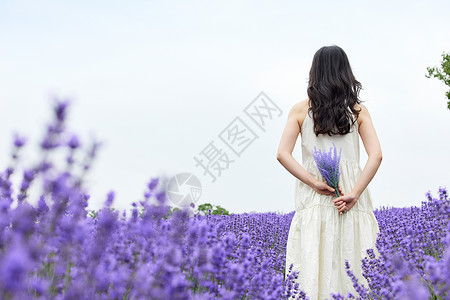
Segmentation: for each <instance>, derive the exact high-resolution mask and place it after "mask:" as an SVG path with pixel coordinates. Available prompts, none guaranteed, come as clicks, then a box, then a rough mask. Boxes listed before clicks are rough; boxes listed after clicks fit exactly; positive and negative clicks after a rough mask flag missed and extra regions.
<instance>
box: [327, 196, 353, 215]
mask: <svg viewBox="0 0 450 300" xmlns="http://www.w3.org/2000/svg"><path fill="white" fill-rule="evenodd" d="M356 201H358V198H357V197H356V195H354V194H352V193H350V194H347V195H345V196H344V195H342V196H341V197H338V198H336V199H333V202H334V205H335V206H336V207H337V209H338V211H339V214H342V213H343V211H344V210H345V211H346V212H347V211H349V210H350V209H351V208H352V207H353V206H354V205H355V204H356Z"/></svg>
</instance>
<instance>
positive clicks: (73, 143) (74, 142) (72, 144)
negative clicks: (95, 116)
mask: <svg viewBox="0 0 450 300" xmlns="http://www.w3.org/2000/svg"><path fill="white" fill-rule="evenodd" d="M67 146H69V148H71V149H76V148H78V147H80V140H79V139H78V136H77V135H75V134H73V135H72V136H71V137H70V139H69V141H68V142H67Z"/></svg>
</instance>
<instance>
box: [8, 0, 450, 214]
mask: <svg viewBox="0 0 450 300" xmlns="http://www.w3.org/2000/svg"><path fill="white" fill-rule="evenodd" d="M449 10H450V2H448V1H432V2H426V3H425V2H423V1H376V2H374V1H370V2H369V1H365V2H361V1H126V2H125V1H123V2H120V1H71V2H69V1H41V0H37V1H36V0H35V1H0V122H1V126H0V149H1V150H0V167H1V168H4V167H6V166H7V164H8V162H9V156H10V149H11V141H12V133H13V132H14V131H16V132H18V133H20V134H23V135H25V136H27V137H28V140H29V142H28V145H27V148H26V149H24V152H23V156H22V157H23V159H24V164H25V163H26V162H31V161H33V160H36V159H37V158H38V153H39V152H38V150H39V148H38V143H39V140H40V138H41V137H42V135H43V133H44V129H45V124H46V123H48V121H49V119H50V117H51V103H52V99H54V98H55V97H60V98H67V99H71V101H72V102H71V103H72V104H71V106H70V108H69V116H68V126H69V130H70V131H71V132H75V133H77V134H79V135H80V138H81V141H82V143H83V145H85V144H87V143H88V142H89V139H90V137H92V136H95V137H97V138H98V139H100V140H102V141H103V142H104V147H102V148H101V150H100V151H99V154H98V158H97V159H96V161H95V162H94V165H93V169H92V171H91V173H89V175H88V182H87V184H88V187H89V191H90V195H91V199H90V202H89V208H91V209H98V208H100V207H102V205H103V203H104V201H105V199H106V195H107V193H108V192H109V191H110V190H113V191H115V193H116V199H115V202H114V204H113V206H114V207H116V208H118V209H120V210H123V209H130V208H131V203H132V202H134V201H138V200H142V198H143V193H144V191H145V188H146V184H147V183H148V182H149V181H150V179H151V178H154V177H158V176H160V177H161V178H166V180H165V181H161V183H160V188H163V187H165V186H166V185H167V184H168V183H169V182H170V180H172V179H175V178H178V179H180V178H183V176H182V175H180V176H177V175H178V174H182V173H187V174H188V175H187V177H186V178H190V180H193V179H197V180H198V181H195V180H194V181H189V182H192V184H193V186H194V187H195V186H197V189H195V192H196V193H195V201H196V205H197V206H198V205H200V204H203V203H211V204H215V205H220V206H221V207H224V208H226V209H227V210H228V211H229V212H232V213H244V212H279V213H289V212H291V211H294V203H295V202H294V201H295V199H294V193H295V185H294V184H295V180H296V179H295V178H294V177H293V176H292V175H291V174H290V173H289V172H288V171H287V170H286V169H285V168H284V167H283V166H282V165H281V164H280V163H279V162H278V161H277V159H276V154H277V149H278V145H279V142H280V138H281V135H282V132H283V129H284V126H285V124H286V120H287V115H288V112H289V110H290V108H291V107H292V106H293V105H295V104H296V103H298V102H299V101H302V100H304V99H306V98H307V93H306V88H307V83H308V74H309V69H310V67H311V63H312V58H313V55H314V53H315V52H316V51H317V50H318V49H319V48H321V47H322V46H328V45H338V46H340V47H341V48H342V49H344V51H345V52H346V54H347V56H348V58H349V61H350V64H351V66H352V69H353V73H354V75H355V77H356V79H357V80H358V81H360V82H361V83H362V86H363V90H362V91H361V92H360V98H361V99H362V100H363V104H364V105H365V106H366V107H367V109H368V110H369V113H370V115H371V117H372V121H373V124H374V127H375V130H376V132H377V135H378V138H379V141H380V144H381V148H382V152H383V161H382V163H381V165H380V167H379V169H378V172H377V173H376V175H375V177H374V178H373V179H372V181H371V182H370V184H369V186H368V189H369V190H370V193H371V195H372V198H373V199H372V201H373V206H374V209H376V208H378V207H408V206H413V205H415V206H420V205H421V202H422V201H426V196H425V193H426V192H428V191H430V192H431V193H432V195H433V196H437V193H438V189H439V187H446V188H449V187H450V186H449V183H450V168H449V167H450V156H449V155H448V149H449V147H450V140H449V138H448V136H449V135H448V131H449V129H450V111H449V110H448V109H447V104H446V102H447V100H446V98H445V91H446V90H447V89H448V88H447V87H446V86H445V84H444V83H443V82H441V81H439V80H437V79H429V78H426V77H425V74H426V73H427V72H426V71H427V67H431V66H437V65H439V64H440V61H441V59H442V57H441V55H442V53H443V52H444V51H447V52H448V51H450V35H449V34H448V28H450V19H449V18H448V16H447V12H448V11H449ZM264 101H265V103H266V104H268V105H269V106H270V107H272V108H274V110H269V111H270V112H273V114H270V115H269V113H268V112H269V111H264V110H261V111H262V112H263V113H264V112H265V113H266V118H265V119H264V120H265V122H264V124H263V126H261V124H260V123H258V120H257V117H255V115H253V116H254V118H253V119H252V117H250V116H252V114H251V112H252V109H254V107H258V105H260V104H261V103H264ZM257 104H258V105H257ZM246 112H247V113H246ZM253 112H254V111H253ZM259 120H260V121H261V119H259ZM236 125H238V127H233V126H236ZM239 126H247V127H246V128H247V129H248V131H247V132H252V134H251V137H250V140H243V141H242V142H240V143H239V144H237V141H236V140H235V141H234V144H233V145H235V146H236V145H237V146H238V148H239V149H236V148H233V147H230V143H231V142H230V141H231V140H230V138H232V137H230V136H229V135H227V134H228V131H227V129H231V128H235V129H236V128H240V127H239ZM235 138H236V136H235ZM300 138H301V137H299V139H298V140H297V145H296V148H295V149H294V152H293V155H294V157H295V158H296V159H297V161H298V162H299V163H300V164H301V157H302V156H301V147H300ZM227 141H228V144H227V143H226V142H227ZM213 146H215V147H217V149H218V150H219V151H221V152H218V153H221V154H225V153H226V154H227V157H228V159H229V160H230V161H231V160H233V162H230V163H229V165H228V168H226V169H224V170H222V171H221V173H220V174H219V173H218V172H217V171H216V176H215V177H216V178H215V180H214V181H213V178H212V176H211V175H209V174H208V173H205V172H204V170H203V169H202V168H201V167H200V166H199V165H197V162H196V160H195V157H197V158H200V157H207V155H210V156H211V155H213V154H214V152H212V150H214V149H215V148H213ZM232 148H233V149H234V151H233V150H232ZM360 150H361V161H360V165H361V169H363V168H364V165H365V163H366V160H367V155H366V152H365V149H364V146H363V144H362V141H361V140H360ZM216 154H217V153H216ZM220 157H221V158H224V157H225V156H223V155H222V156H220ZM223 162H225V160H222V163H223ZM14 176H15V177H13V180H15V182H18V181H19V180H20V173H19V172H17V173H16V174H14ZM172 187H173V185H171V188H172ZM189 191H194V190H189V186H186V185H184V186H182V187H181V190H180V192H179V193H180V194H181V195H187V194H189ZM173 199H174V198H171V201H175V200H173ZM37 200H38V195H37V194H34V195H31V196H30V200H29V201H30V202H31V203H36V202H37Z"/></svg>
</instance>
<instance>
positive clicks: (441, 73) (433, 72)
mask: <svg viewBox="0 0 450 300" xmlns="http://www.w3.org/2000/svg"><path fill="white" fill-rule="evenodd" d="M427 71H428V75H425V77H427V78H431V77H434V78H437V79H439V80H442V81H443V82H444V83H445V84H446V85H447V86H448V87H450V53H445V52H444V53H442V62H441V69H439V68H438V67H433V68H430V67H427ZM445 96H447V99H449V101H448V102H447V108H448V109H450V90H448V91H447V92H445Z"/></svg>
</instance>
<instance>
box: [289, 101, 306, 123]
mask: <svg viewBox="0 0 450 300" xmlns="http://www.w3.org/2000/svg"><path fill="white" fill-rule="evenodd" d="M308 102H309V99H305V100H301V101H299V102H297V103H295V104H294V106H292V108H291V111H292V113H293V114H294V115H295V117H296V119H297V123H298V126H299V127H300V128H302V125H303V121H304V120H305V118H306V114H307V113H308V108H309V103H308Z"/></svg>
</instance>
